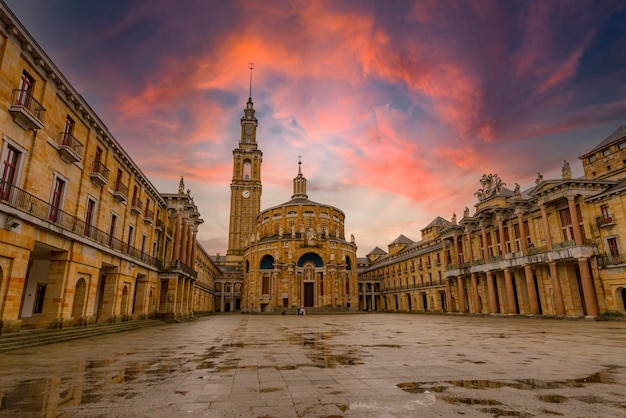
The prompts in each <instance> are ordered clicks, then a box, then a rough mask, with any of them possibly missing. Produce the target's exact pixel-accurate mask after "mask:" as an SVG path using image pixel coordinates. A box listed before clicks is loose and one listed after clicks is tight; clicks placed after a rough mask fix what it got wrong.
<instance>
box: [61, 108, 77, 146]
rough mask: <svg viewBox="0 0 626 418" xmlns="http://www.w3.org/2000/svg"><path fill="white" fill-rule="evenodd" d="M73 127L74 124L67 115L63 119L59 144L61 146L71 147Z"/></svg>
mask: <svg viewBox="0 0 626 418" xmlns="http://www.w3.org/2000/svg"><path fill="white" fill-rule="evenodd" d="M74 125H76V123H75V122H74V120H73V119H72V118H70V116H69V115H67V116H66V118H65V129H64V130H63V140H62V142H61V144H62V145H72V142H73V141H72V137H73V135H74Z"/></svg>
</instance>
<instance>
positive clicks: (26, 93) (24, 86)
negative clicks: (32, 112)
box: [15, 71, 35, 108]
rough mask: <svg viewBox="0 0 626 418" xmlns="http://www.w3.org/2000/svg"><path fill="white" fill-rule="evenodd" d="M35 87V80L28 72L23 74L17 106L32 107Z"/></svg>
mask: <svg viewBox="0 0 626 418" xmlns="http://www.w3.org/2000/svg"><path fill="white" fill-rule="evenodd" d="M34 85H35V79H34V78H32V77H31V76H30V74H28V73H27V72H26V71H24V72H23V73H22V78H21V79H20V88H19V90H20V91H19V94H18V95H17V100H16V101H15V104H16V105H18V106H24V107H26V108H27V107H28V106H29V105H30V96H31V94H32V93H33V87H34Z"/></svg>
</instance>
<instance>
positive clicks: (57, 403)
mask: <svg viewBox="0 0 626 418" xmlns="http://www.w3.org/2000/svg"><path fill="white" fill-rule="evenodd" d="M460 415H462V416H466V417H482V416H484V417H498V416H514V417H532V416H565V417H614V416H624V415H626V322H619V321H608V322H596V321H584V320H579V321H570V320H546V319H529V318H505V317H469V316H457V315H415V314H343V315H309V316H303V317H302V316H295V315H288V316H274V315H241V314H224V315H214V316H209V317H204V318H199V319H196V320H195V321H193V322H188V323H180V324H163V325H158V326H155V327H149V328H144V329H141V330H136V331H129V332H125V333H120V334H115V335H106V336H101V337H93V338H88V339H83V340H78V341H71V342H67V343H60V344H55V345H48V346H41V347H37V348H31V349H24V350H20V351H15V352H9V353H4V354H1V355H0V416H2V417H5V416H6V417H59V416H62V417H86V416H89V417H94V416H96V417H342V416H346V417H450V416H460Z"/></svg>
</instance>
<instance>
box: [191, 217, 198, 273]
mask: <svg viewBox="0 0 626 418" xmlns="http://www.w3.org/2000/svg"><path fill="white" fill-rule="evenodd" d="M192 231H193V233H192V234H191V260H189V267H191V268H192V269H194V270H195V269H196V254H197V245H196V243H197V236H198V225H194V226H193V230H192Z"/></svg>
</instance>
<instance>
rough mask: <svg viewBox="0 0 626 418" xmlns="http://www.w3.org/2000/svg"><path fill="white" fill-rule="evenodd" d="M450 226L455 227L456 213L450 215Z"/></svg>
mask: <svg viewBox="0 0 626 418" xmlns="http://www.w3.org/2000/svg"><path fill="white" fill-rule="evenodd" d="M451 222H452V225H456V213H453V214H452V221H451Z"/></svg>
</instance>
